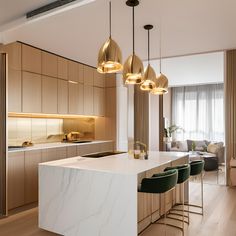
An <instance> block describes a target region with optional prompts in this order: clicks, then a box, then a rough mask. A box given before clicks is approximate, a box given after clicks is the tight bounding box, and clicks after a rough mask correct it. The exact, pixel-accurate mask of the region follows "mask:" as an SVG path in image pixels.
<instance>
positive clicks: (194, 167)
mask: <svg viewBox="0 0 236 236" xmlns="http://www.w3.org/2000/svg"><path fill="white" fill-rule="evenodd" d="M203 168H204V161H203V160H199V161H192V162H190V175H191V176H195V175H199V174H201V172H202V171H203Z"/></svg>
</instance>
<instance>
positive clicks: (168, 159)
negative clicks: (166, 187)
mask: <svg viewBox="0 0 236 236" xmlns="http://www.w3.org/2000/svg"><path fill="white" fill-rule="evenodd" d="M187 157H188V154H186V153H180V152H178V153H177V152H150V153H149V159H148V160H136V159H134V158H133V157H131V156H130V155H129V154H128V153H124V154H117V155H112V156H106V157H101V158H88V157H74V158H68V159H64V160H58V161H52V162H47V163H41V164H39V227H40V228H42V229H45V230H48V231H51V232H54V233H57V234H60V235H66V236H91V235H93V236H111V235H112V236H120V235H125V236H126V235H127V236H137V235H138V191H137V187H138V183H139V179H141V178H143V177H145V176H146V173H149V171H151V172H153V171H155V173H157V172H159V171H161V169H164V168H165V167H166V166H172V165H174V164H175V163H177V162H179V161H181V162H183V163H186V162H187V161H188V158H187ZM175 161H177V162H175Z"/></svg>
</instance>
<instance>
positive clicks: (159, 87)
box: [151, 33, 168, 95]
mask: <svg viewBox="0 0 236 236" xmlns="http://www.w3.org/2000/svg"><path fill="white" fill-rule="evenodd" d="M161 63H162V55H161V33H160V74H159V75H158V76H157V78H156V79H155V85H156V87H155V88H154V89H153V90H152V91H151V94H155V95H163V94H166V93H168V79H167V77H166V76H165V75H164V74H162V73H161V69H162V68H161V66H162V64H161Z"/></svg>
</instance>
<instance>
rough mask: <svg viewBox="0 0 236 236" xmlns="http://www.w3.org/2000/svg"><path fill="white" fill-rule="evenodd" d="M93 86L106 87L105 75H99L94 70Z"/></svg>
mask: <svg viewBox="0 0 236 236" xmlns="http://www.w3.org/2000/svg"><path fill="white" fill-rule="evenodd" d="M93 78H94V79H93V85H94V86H96V87H101V88H104V87H105V75H104V74H101V73H98V72H97V70H96V69H94V70H93Z"/></svg>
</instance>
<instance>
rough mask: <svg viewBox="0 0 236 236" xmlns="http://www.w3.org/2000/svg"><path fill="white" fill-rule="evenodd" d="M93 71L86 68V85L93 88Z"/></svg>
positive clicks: (88, 67)
mask: <svg viewBox="0 0 236 236" xmlns="http://www.w3.org/2000/svg"><path fill="white" fill-rule="evenodd" d="M93 70H94V68H92V67H90V66H84V84H86V85H90V86H93Z"/></svg>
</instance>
